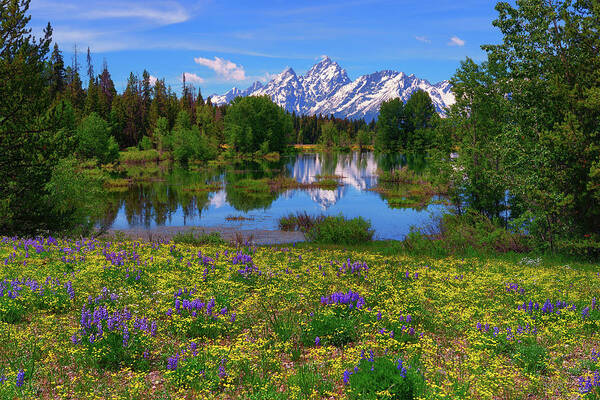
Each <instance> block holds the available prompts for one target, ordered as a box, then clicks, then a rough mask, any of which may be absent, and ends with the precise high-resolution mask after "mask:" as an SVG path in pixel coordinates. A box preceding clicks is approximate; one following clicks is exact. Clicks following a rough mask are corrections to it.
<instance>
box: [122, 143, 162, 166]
mask: <svg viewBox="0 0 600 400" xmlns="http://www.w3.org/2000/svg"><path fill="white" fill-rule="evenodd" d="M119 159H120V161H121V162H124V163H144V162H153V161H158V160H160V154H159V153H158V151H157V150H155V149H149V150H138V149H136V148H135V147H133V148H131V149H127V151H123V152H121V153H120V154H119Z"/></svg>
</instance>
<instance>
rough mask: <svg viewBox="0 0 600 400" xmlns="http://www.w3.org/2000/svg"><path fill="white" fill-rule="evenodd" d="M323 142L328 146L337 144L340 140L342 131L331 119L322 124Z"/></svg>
mask: <svg viewBox="0 0 600 400" xmlns="http://www.w3.org/2000/svg"><path fill="white" fill-rule="evenodd" d="M320 141H321V144H323V145H324V146H326V147H334V146H337V145H338V143H339V141H340V132H339V131H338V129H337V128H336V126H335V124H334V123H333V122H331V121H329V122H326V123H324V124H323V125H321V138H320Z"/></svg>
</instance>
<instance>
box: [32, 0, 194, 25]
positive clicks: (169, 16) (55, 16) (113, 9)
mask: <svg viewBox="0 0 600 400" xmlns="http://www.w3.org/2000/svg"><path fill="white" fill-rule="evenodd" d="M31 8H32V10H34V11H35V12H36V13H39V14H41V15H44V16H48V17H51V18H52V20H73V19H82V20H110V19H118V20H122V19H130V20H142V21H146V22H150V23H153V24H157V25H171V24H177V23H181V22H185V21H187V20H189V19H190V18H191V13H190V12H189V11H188V9H187V8H185V7H183V6H182V5H181V4H179V2H177V1H174V0H167V1H164V0H162V1H140V0H128V1H115V0H109V1H80V2H76V3H65V2H58V1H53V0H37V1H35V2H33V4H32V7H31Z"/></svg>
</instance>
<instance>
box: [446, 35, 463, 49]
mask: <svg viewBox="0 0 600 400" xmlns="http://www.w3.org/2000/svg"><path fill="white" fill-rule="evenodd" d="M465 43H466V42H465V41H464V40H462V39H460V38H459V37H458V36H452V37H451V38H450V41H449V42H448V46H458V47H462V46H464V45H465Z"/></svg>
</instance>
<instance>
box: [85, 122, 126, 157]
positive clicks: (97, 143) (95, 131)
mask: <svg viewBox="0 0 600 400" xmlns="http://www.w3.org/2000/svg"><path fill="white" fill-rule="evenodd" d="M110 131H111V129H110V125H109V124H108V122H106V121H105V120H104V119H102V117H100V116H99V115H98V114H96V113H92V114H90V115H88V116H87V117H86V118H84V119H83V121H81V124H80V125H79V127H78V128H77V141H78V145H77V152H78V153H79V155H80V156H82V157H87V158H96V159H98V161H100V162H101V163H110V162H112V161H115V160H116V159H117V158H118V157H119V146H118V145H117V142H116V141H115V139H114V138H113V137H112V136H111V134H110Z"/></svg>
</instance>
